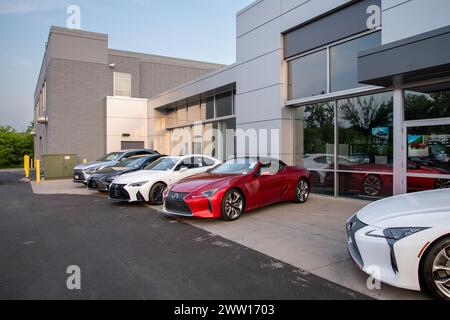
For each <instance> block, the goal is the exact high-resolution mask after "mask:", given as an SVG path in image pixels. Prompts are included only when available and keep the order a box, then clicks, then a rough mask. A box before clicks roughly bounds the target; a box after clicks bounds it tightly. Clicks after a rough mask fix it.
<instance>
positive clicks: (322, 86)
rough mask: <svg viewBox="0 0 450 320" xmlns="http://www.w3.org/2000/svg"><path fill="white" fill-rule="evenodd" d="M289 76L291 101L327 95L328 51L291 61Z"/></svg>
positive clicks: (289, 63)
mask: <svg viewBox="0 0 450 320" xmlns="http://www.w3.org/2000/svg"><path fill="white" fill-rule="evenodd" d="M288 74H289V80H288V96H289V100H295V99H301V98H307V97H312V96H317V95H321V94H325V93H327V91H328V90H327V51H326V50H322V51H319V52H315V53H312V54H309V55H306V56H303V57H301V58H298V59H295V60H291V61H289V62H288Z"/></svg>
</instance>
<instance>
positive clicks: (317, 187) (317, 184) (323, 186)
mask: <svg viewBox="0 0 450 320" xmlns="http://www.w3.org/2000/svg"><path fill="white" fill-rule="evenodd" d="M310 173H311V190H313V192H314V193H318V194H324V195H328V196H334V172H330V171H311V172H310Z"/></svg>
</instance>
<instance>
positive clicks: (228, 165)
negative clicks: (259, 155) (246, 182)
mask: <svg viewBox="0 0 450 320" xmlns="http://www.w3.org/2000/svg"><path fill="white" fill-rule="evenodd" d="M257 164H258V161H257V160H256V159H234V160H229V161H227V162H225V163H224V164H221V165H220V166H218V167H216V168H215V169H213V170H211V172H210V173H212V174H248V173H249V172H250V171H252V170H253V169H254V168H255V167H256V165H257Z"/></svg>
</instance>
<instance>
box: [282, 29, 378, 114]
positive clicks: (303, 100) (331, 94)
mask: <svg viewBox="0 0 450 320" xmlns="http://www.w3.org/2000/svg"><path fill="white" fill-rule="evenodd" d="M376 32H381V29H380V28H377V29H374V30H368V31H365V32H362V33H358V34H356V35H354V36H351V37H347V38H344V39H341V40H339V41H335V42H332V43H329V44H326V45H323V46H320V47H318V48H315V49H313V50H310V51H307V52H302V53H300V54H298V55H295V56H292V57H289V58H288V59H285V60H284V63H285V68H286V75H285V77H286V89H285V92H286V100H287V103H286V105H287V106H289V105H294V104H295V105H297V104H300V103H302V104H303V103H304V104H308V103H309V102H311V101H316V100H318V99H324V100H325V101H326V100H333V97H334V96H338V95H340V94H343V93H346V92H349V93H351V92H354V94H355V95H356V94H358V93H359V92H366V91H368V90H370V89H374V88H379V87H376V86H373V85H367V86H362V87H357V88H351V89H347V90H342V91H334V92H332V91H331V64H330V59H331V55H330V51H331V48H332V47H336V46H338V45H340V44H343V43H346V42H350V41H353V40H356V39H359V38H362V37H365V36H368V35H370V34H373V33H376ZM323 50H326V56H327V61H326V68H327V92H326V93H325V94H322V95H316V96H311V97H304V98H297V99H290V97H289V94H288V93H289V87H288V82H289V68H288V63H289V62H290V61H293V60H296V59H300V58H302V57H306V56H308V55H311V54H314V53H317V52H320V51H323Z"/></svg>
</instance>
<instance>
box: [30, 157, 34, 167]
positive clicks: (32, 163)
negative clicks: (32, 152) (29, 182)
mask: <svg viewBox="0 0 450 320" xmlns="http://www.w3.org/2000/svg"><path fill="white" fill-rule="evenodd" d="M33 168H34V159H33V158H31V159H30V169H33Z"/></svg>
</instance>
